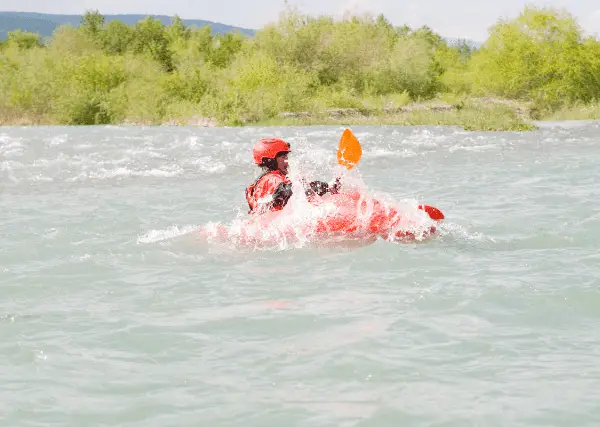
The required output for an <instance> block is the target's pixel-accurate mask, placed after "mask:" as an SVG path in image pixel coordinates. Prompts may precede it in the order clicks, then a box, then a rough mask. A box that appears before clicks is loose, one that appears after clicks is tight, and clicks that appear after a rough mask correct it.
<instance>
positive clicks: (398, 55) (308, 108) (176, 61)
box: [0, 8, 600, 130]
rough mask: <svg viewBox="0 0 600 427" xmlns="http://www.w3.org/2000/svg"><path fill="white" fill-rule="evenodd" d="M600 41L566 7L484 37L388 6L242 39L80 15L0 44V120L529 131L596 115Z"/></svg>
mask: <svg viewBox="0 0 600 427" xmlns="http://www.w3.org/2000/svg"><path fill="white" fill-rule="evenodd" d="M598 75H600V42H598V41H597V40H596V39H593V38H584V37H583V36H582V33H581V31H580V29H579V27H578V25H577V23H576V22H575V20H574V19H573V18H572V16H570V15H569V14H568V13H566V12H563V11H558V10H552V9H536V8H526V9H525V10H524V11H523V13H522V14H521V15H520V16H519V17H518V18H516V19H514V20H512V21H499V22H498V24H497V25H496V26H494V27H493V28H491V29H490V35H489V38H488V40H487V41H486V42H485V44H484V45H483V46H482V47H480V48H475V47H474V46H471V45H469V44H468V43H465V42H459V43H449V42H447V41H445V40H444V39H443V38H442V37H440V35H438V34H436V33H434V32H433V31H431V29H429V28H427V27H422V28H417V29H412V28H409V27H406V26H394V25H392V24H391V23H390V22H389V21H387V20H386V19H385V17H383V16H378V17H376V18H373V17H369V16H362V17H348V18H345V19H339V20H335V19H333V18H332V17H327V16H318V17H312V16H306V15H302V14H299V13H297V12H295V11H294V10H287V11H286V12H285V13H283V14H282V15H281V17H280V19H279V21H278V22H276V23H273V24H271V25H268V26H265V27H264V28H262V29H260V30H259V31H257V33H256V34H255V36H254V37H252V38H250V37H248V36H245V35H241V34H232V33H229V34H225V35H217V36H214V35H213V34H212V33H211V31H210V28H208V27H203V28H200V29H195V28H187V27H186V26H185V25H183V22H182V21H181V20H179V19H175V20H173V22H172V23H171V24H170V25H163V24H162V23H161V22H160V21H158V20H154V19H152V18H147V19H145V20H143V21H140V22H138V23H137V24H136V25H134V26H128V25H125V24H123V23H120V22H119V21H111V22H109V23H105V22H104V19H103V17H102V15H100V14H99V13H97V12H90V13H87V14H86V15H85V17H84V20H83V22H82V24H81V25H80V26H79V27H77V28H73V27H69V26H63V27H59V28H58V29H57V30H56V31H55V33H54V35H53V36H52V38H51V39H49V40H41V38H40V37H39V36H37V35H35V34H31V33H23V32H13V33H10V34H9V37H8V39H7V41H6V42H5V43H3V44H2V45H0V93H2V97H0V124H32V125H35V124H59V125H93V124H146V125H164V124H169V125H199V126H220V125H227V126H244V125H252V124H263V125H264V124H268V125H275V124H278V125H285V124H295V125H298V124H349V125H351V124H397V125H457V126H462V127H464V128H465V129H470V130H527V129H532V128H533V126H532V125H531V122H532V120H533V119H536V120H539V119H544V118H556V117H581V118H590V117H591V116H594V115H598V108H597V107H594V108H584V107H581V106H582V105H596V100H597V99H600V96H599V95H600V79H599V78H598V77H597V76H598Z"/></svg>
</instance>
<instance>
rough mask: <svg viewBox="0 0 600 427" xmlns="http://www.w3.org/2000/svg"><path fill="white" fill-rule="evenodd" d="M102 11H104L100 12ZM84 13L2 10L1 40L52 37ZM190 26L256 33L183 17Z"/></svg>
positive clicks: (126, 18) (125, 18) (165, 19)
mask: <svg viewBox="0 0 600 427" xmlns="http://www.w3.org/2000/svg"><path fill="white" fill-rule="evenodd" d="M100 13H102V12H100ZM103 16H104V19H105V22H110V21H113V20H119V21H121V22H124V23H125V24H128V25H134V24H135V23H136V22H138V21H141V20H142V19H144V18H146V17H147V16H151V17H152V18H154V19H158V20H160V21H161V22H162V23H163V24H165V25H169V24H170V23H171V20H172V17H171V16H165V15H133V14H125V15H103ZM81 18H83V15H54V14H49V13H36V12H0V40H5V39H6V37H7V34H8V32H9V31H14V30H19V29H20V30H22V31H29V32H32V33H38V34H40V35H41V36H42V37H50V36H52V33H53V31H54V29H55V28H56V27H58V26H60V25H65V24H70V25H72V26H73V27H77V26H78V25H79V23H80V22H81ZM182 21H183V22H184V24H185V25H186V26H188V27H191V26H196V27H203V26H205V25H210V26H211V28H212V32H213V33H214V34H217V33H220V34H225V33H230V32H235V31H237V32H240V33H243V34H247V35H249V36H252V35H254V33H255V30H252V29H248V28H240V27H234V26H232V25H226V24H220V23H218V22H212V21H203V20H201V19H182Z"/></svg>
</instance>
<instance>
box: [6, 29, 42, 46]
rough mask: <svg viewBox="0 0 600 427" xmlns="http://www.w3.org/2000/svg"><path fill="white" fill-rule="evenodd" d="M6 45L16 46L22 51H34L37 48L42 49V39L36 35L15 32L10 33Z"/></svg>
mask: <svg viewBox="0 0 600 427" xmlns="http://www.w3.org/2000/svg"><path fill="white" fill-rule="evenodd" d="M6 44H7V45H8V46H15V47H17V48H19V49H22V50H26V49H33V48H36V47H42V37H41V36H40V35H39V34H36V33H29V32H27V31H21V30H15V31H10V32H9V33H8V37H7V39H6Z"/></svg>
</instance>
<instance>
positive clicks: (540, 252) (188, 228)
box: [0, 122, 600, 427]
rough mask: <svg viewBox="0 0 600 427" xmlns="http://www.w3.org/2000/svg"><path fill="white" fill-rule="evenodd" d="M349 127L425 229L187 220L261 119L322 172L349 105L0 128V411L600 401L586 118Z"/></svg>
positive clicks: (119, 420) (576, 411) (347, 419)
mask: <svg viewBox="0 0 600 427" xmlns="http://www.w3.org/2000/svg"><path fill="white" fill-rule="evenodd" d="M352 129H353V131H354V133H355V134H356V136H357V137H358V139H359V140H360V141H361V143H362V146H363V157H362V160H361V162H360V163H359V165H358V166H357V167H356V168H355V169H353V170H352V171H351V172H350V174H349V178H348V179H355V180H356V181H357V182H358V181H360V182H361V183H362V184H361V185H363V186H364V187H365V188H368V190H369V191H371V192H373V193H374V194H379V195H381V196H386V197H390V198H393V199H394V200H397V201H398V202H406V201H413V202H414V201H418V202H422V203H427V204H430V205H434V206H436V207H438V208H439V209H441V210H442V211H443V212H444V214H445V215H446V219H445V220H444V222H443V223H442V224H441V225H440V227H439V234H438V235H436V236H434V238H431V239H428V240H425V241H419V242H408V243H406V242H404V243H392V242H388V241H383V240H379V241H377V242H375V243H372V244H369V245H364V246H361V245H357V246H356V247H352V246H351V245H350V246H339V247H338V246H333V245H330V246H327V245H326V246H325V247H314V246H310V245H303V244H301V243H300V244H291V243H289V244H288V243H286V242H279V244H278V245H275V246H270V247H268V248H266V249H265V248H246V249H244V248H239V247H234V246H228V245H222V244H221V245H219V244H216V243H214V242H207V241H201V240H199V239H198V238H197V235H198V233H197V231H198V229H199V227H202V226H204V225H207V224H215V223H218V224H222V225H224V226H229V225H232V224H234V223H235V221H236V220H237V219H238V218H240V217H242V216H244V215H245V211H246V209H247V206H246V204H245V200H244V188H245V186H246V185H248V184H249V183H250V182H251V181H252V180H253V179H254V178H255V177H256V176H257V175H258V172H259V171H258V170H257V168H256V167H255V166H254V165H253V164H252V156H251V147H252V145H253V143H254V142H255V141H256V140H257V139H258V138H260V137H263V136H273V135H275V136H281V137H283V138H285V139H287V140H288V141H290V142H291V144H292V149H293V150H294V152H293V154H292V155H291V156H290V160H291V163H292V168H293V170H294V171H303V172H302V173H306V174H308V175H310V177H311V178H313V179H322V180H330V179H332V178H333V174H334V172H333V171H334V169H332V168H333V167H334V165H335V150H336V147H337V142H338V140H339V137H340V135H341V133H342V131H343V128H342V127H336V126H332V127H308V128H301V127H290V128H214V129H205V128H171V127H101V126H100V127H32V128H19V127H14V128H11V127H4V128H0V196H1V197H0V233H1V236H2V246H1V247H0V373H1V375H0V379H1V386H0V425H2V426H7V427H8V426H10V427H24V426H87V427H100V426H127V427H167V426H172V427H187V426H190V427H191V426H219V427H222V426H240V427H241V426H243V427H246V426H260V427H266V426H273V427H275V426H277V427H279V426H289V427H291V426H306V427H317V426H361V427H362V426H373V427H383V426H447V427H450V426H456V427H458V426H486V427H487V426H511V427H517V426H565V427H567V426H569V427H571V426H577V427H584V426H590V427H592V426H594V427H596V426H598V425H600V363H599V361H600V250H599V249H600V244H599V238H600V208H599V207H598V200H599V197H598V196H599V195H600V194H599V193H600V166H599V164H600V125H599V124H598V123H594V122H589V123H588V122H580V123H575V122H565V123H550V124H545V125H544V126H543V127H542V128H541V129H540V130H538V131H535V132H526V133H512V132H498V133H479V132H465V131H462V130H460V129H458V128H452V127H414V128H411V127H405V128H403V127H367V126H365V127H353V128H352ZM294 197H296V196H294ZM298 197H301V196H298Z"/></svg>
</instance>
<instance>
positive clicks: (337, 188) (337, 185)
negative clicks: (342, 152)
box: [329, 176, 342, 194]
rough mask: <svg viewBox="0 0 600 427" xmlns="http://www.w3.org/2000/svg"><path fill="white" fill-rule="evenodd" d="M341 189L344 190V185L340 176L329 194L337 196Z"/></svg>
mask: <svg viewBox="0 0 600 427" xmlns="http://www.w3.org/2000/svg"><path fill="white" fill-rule="evenodd" d="M340 188H342V183H341V182H340V177H339V176H338V177H337V178H336V179H335V181H334V183H333V185H332V186H331V187H330V188H329V192H330V193H331V194H337V193H339V192H340Z"/></svg>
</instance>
